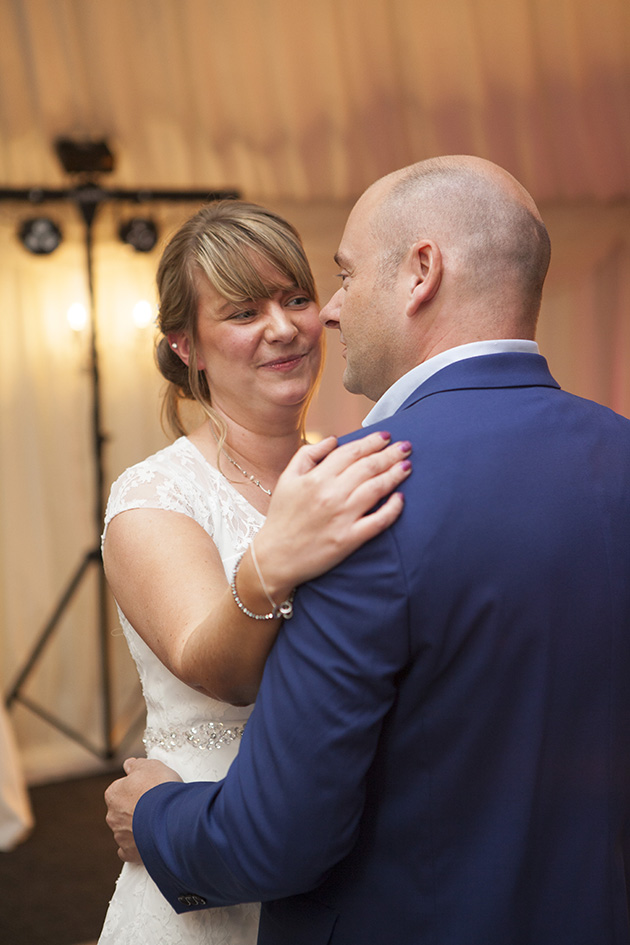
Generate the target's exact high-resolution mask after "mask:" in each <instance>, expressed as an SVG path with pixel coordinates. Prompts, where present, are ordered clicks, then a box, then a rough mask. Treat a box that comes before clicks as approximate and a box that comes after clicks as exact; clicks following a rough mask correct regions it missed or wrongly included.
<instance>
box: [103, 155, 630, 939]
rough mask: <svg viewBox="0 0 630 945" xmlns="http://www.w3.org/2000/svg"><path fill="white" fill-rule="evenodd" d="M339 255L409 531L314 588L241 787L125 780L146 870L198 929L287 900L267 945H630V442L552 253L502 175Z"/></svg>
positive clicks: (348, 239) (430, 185)
mask: <svg viewBox="0 0 630 945" xmlns="http://www.w3.org/2000/svg"><path fill="white" fill-rule="evenodd" d="M336 259H337V263H338V265H339V268H340V272H341V279H342V284H341V287H340V289H339V291H338V292H337V293H336V294H335V295H334V296H333V298H332V299H331V301H330V302H329V303H328V305H327V306H326V307H325V308H324V310H323V311H322V316H321V317H322V319H323V320H324V321H325V323H326V324H327V325H328V326H329V327H336V328H339V329H340V332H341V335H340V337H341V341H342V344H343V345H344V347H345V357H346V368H345V374H344V382H345V384H346V386H347V388H348V389H349V390H351V391H355V392H362V393H364V394H367V396H368V397H370V398H371V399H372V400H374V401H376V402H377V403H376V406H375V407H374V408H373V410H372V411H371V413H370V415H369V418H368V423H375V424H376V423H378V425H379V428H383V426H384V425H385V428H386V429H388V430H389V431H390V432H391V434H392V437H393V438H394V439H410V440H411V441H412V442H413V446H414V472H413V476H412V477H411V478H410V479H409V480H408V481H407V482H406V483H405V484H404V485H403V487H402V489H403V491H404V493H405V510H404V513H403V515H402V516H401V517H400V519H399V520H398V521H397V522H396V523H395V524H394V525H393V526H392V527H391V528H390V529H389V530H388V531H387V532H386V533H384V534H382V535H380V536H379V537H378V538H376V539H374V540H373V541H371V542H370V543H368V544H367V545H366V546H364V547H363V548H361V549H359V550H358V551H357V552H356V553H355V554H354V555H352V556H351V557H350V558H349V559H348V560H347V561H345V562H343V563H342V564H340V565H339V566H338V567H336V568H335V569H333V571H331V572H330V573H329V574H327V575H324V576H323V577H321V578H319V579H317V580H315V581H312V582H310V583H308V584H306V585H304V586H303V587H302V588H301V589H300V591H299V594H298V596H297V599H296V605H295V616H294V618H293V620H292V621H291V623H290V624H288V625H287V626H286V628H285V630H284V631H283V632H282V633H281V634H280V636H279V638H278V642H277V644H276V646H275V648H274V650H273V652H272V654H271V656H270V658H269V661H268V664H267V667H266V670H265V674H264V678H263V683H262V687H261V690H260V695H259V699H258V701H257V704H256V709H255V712H254V714H253V716H252V718H251V720H250V722H249V723H248V727H247V731H246V733H245V737H244V738H243V742H242V747H241V750H240V753H239V756H238V758H237V760H236V761H235V762H234V764H233V765H232V768H231V769H230V772H229V774H228V776H227V778H226V779H225V780H224V781H223V782H220V783H218V784H209V783H193V784H182V783H180V782H179V781H176V780H171V781H168V780H167V779H168V778H169V777H174V776H173V775H172V774H170V773H169V769H167V768H165V767H164V766H162V765H160V764H159V762H147V761H146V760H144V761H131V762H128V763H127V766H126V769H127V771H128V772H129V774H128V777H127V778H124V779H122V780H120V781H117V782H115V784H114V785H112V786H111V787H110V788H109V789H108V792H107V800H108V803H109V807H110V812H109V815H108V822H109V823H110V826H111V827H112V829H113V830H114V833H115V837H116V840H117V842H118V843H119V845H120V847H121V855H123V857H124V858H127V859H132V860H133V859H135V858H138V851H139V855H140V856H141V857H142V860H143V861H144V863H145V865H146V867H147V869H148V870H149V872H150V874H151V875H152V876H153V878H154V879H155V881H156V883H157V884H158V886H159V887H160V889H161V890H162V892H163V894H164V895H165V896H166V898H167V899H168V900H169V901H170V902H171V903H172V905H173V907H174V908H175V909H176V910H177V911H180V912H181V911H184V910H189V909H194V908H205V907H210V906H215V905H219V904H224V903H235V902H242V901H247V900H262V901H263V908H262V916H261V924H260V937H259V942H260V943H261V945H325V943H331V945H392V943H395V945H422V943H425V942H426V943H429V942H430V943H432V945H466V943H470V945H612V943H613V942H615V943H630V926H629V920H628V893H627V887H626V883H627V881H628V880H627V877H628V876H630V684H629V680H630V422H629V421H628V420H625V419H623V418H621V417H619V416H617V415H616V414H614V413H612V412H611V411H609V410H607V409H605V408H603V407H600V406H598V405H596V404H593V403H591V402H589V401H585V400H581V399H579V398H577V397H574V396H572V395H571V394H568V393H564V392H563V391H561V390H560V389H559V386H558V384H557V383H556V382H555V381H554V379H553V377H552V376H551V374H550V373H549V370H548V368H547V364H546V362H545V360H544V359H543V358H542V357H541V356H540V355H539V354H538V353H537V346H536V344H535V342H534V340H533V339H534V333H535V326H536V320H537V316H538V310H539V305H540V296H541V291H542V285H543V281H544V278H545V274H546V270H547V265H548V260H549V242H548V237H547V233H546V230H545V227H544V225H543V223H542V220H541V219H540V216H539V213H538V211H537V209H536V206H535V204H534V203H533V201H532V199H531V197H530V196H529V194H527V192H526V191H524V190H523V188H522V187H521V186H520V185H519V184H518V183H517V182H516V181H515V180H514V179H513V178H512V177H511V176H510V175H509V174H507V173H506V172H505V171H503V170H502V169H500V168H498V167H497V166H496V165H493V164H490V163H489V162H486V161H482V160H480V159H478V158H470V157H449V158H438V159H433V160H430V161H425V162H422V163H420V164H417V165H414V166H412V167H410V168H405V169H404V170H402V171H399V172H396V173H394V174H391V175H389V176H388V177H386V178H384V179H382V180H380V181H378V182H377V183H376V184H374V185H373V186H372V187H371V188H370V189H369V190H368V191H367V192H366V193H365V194H364V195H363V196H362V197H361V199H360V200H359V201H358V203H357V204H356V206H355V208H354V209H353V211H352V213H351V214H350V217H349V220H348V224H347V226H346V229H345V232H344V234H343V238H342V241H341V245H340V247H339V251H338V253H337V257H336ZM254 630H255V628H253V629H252V632H254ZM154 785H157V786H156V787H155V788H154V789H153V790H150V791H149V792H148V793H144V792H145V791H147V790H148V789H149V788H153V786H154ZM138 798H139V800H138ZM136 801H137V805H136ZM134 805H136V806H135V815H134V819H133V834H132V832H131V814H132V812H133V810H134ZM136 844H137V849H136Z"/></svg>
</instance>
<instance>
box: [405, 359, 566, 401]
mask: <svg viewBox="0 0 630 945" xmlns="http://www.w3.org/2000/svg"><path fill="white" fill-rule="evenodd" d="M493 387H494V388H499V387H555V388H557V389H560V385H559V384H558V383H557V381H555V380H554V378H553V377H552V376H551V373H550V371H549V368H548V366H547V361H546V360H545V358H543V357H542V355H540V354H521V353H520V352H508V353H505V354H488V355H481V356H480V357H477V358H467V359H466V360H463V361H456V362H455V363H454V364H449V365H447V366H446V367H444V368H442V369H441V370H440V371H437V372H436V373H435V374H432V375H431V377H429V378H428V379H427V380H426V381H425V382H424V383H423V384H420V386H419V387H417V388H416V389H415V390H414V391H413V392H412V393H411V394H410V395H409V397H408V398H407V399H406V400H405V401H404V403H403V404H402V405H401V406H400V408H399V409H400V410H406V409H407V407H411V406H412V405H413V404H416V403H418V401H420V400H423V399H424V398H425V397H430V396H431V395H432V394H439V393H442V392H444V391H449V390H450V391H452V390H475V389H477V390H481V389H483V388H493Z"/></svg>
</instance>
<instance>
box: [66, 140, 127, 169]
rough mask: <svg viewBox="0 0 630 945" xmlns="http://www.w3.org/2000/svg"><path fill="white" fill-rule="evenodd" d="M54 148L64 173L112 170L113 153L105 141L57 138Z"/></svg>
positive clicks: (113, 163)
mask: <svg viewBox="0 0 630 945" xmlns="http://www.w3.org/2000/svg"><path fill="white" fill-rule="evenodd" d="M55 150H56V152H57V157H58V158H59V160H60V162H61V166H62V167H63V169H64V171H65V172H66V174H88V175H92V174H110V173H111V172H112V171H113V170H114V166H115V160H114V155H113V154H112V152H111V151H110V149H109V145H108V144H107V141H91V140H89V139H85V140H81V141H74V140H73V139H72V138H57V140H56V141H55Z"/></svg>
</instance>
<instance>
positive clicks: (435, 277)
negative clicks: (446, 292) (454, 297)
mask: <svg viewBox="0 0 630 945" xmlns="http://www.w3.org/2000/svg"><path fill="white" fill-rule="evenodd" d="M409 266H410V275H411V292H410V295H409V300H408V303H407V310H406V315H407V316H408V317H409V318H413V316H414V315H416V314H417V313H418V312H419V310H420V309H421V308H422V306H423V305H425V304H426V303H427V302H430V301H431V300H432V299H433V298H435V296H436V294H437V292H438V290H439V288H440V284H441V282H442V270H443V267H442V253H441V252H440V247H439V246H438V245H437V243H435V242H434V241H433V240H428V239H421V240H416V242H415V243H414V244H413V246H412V247H411V252H410V256H409Z"/></svg>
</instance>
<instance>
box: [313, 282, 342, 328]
mask: <svg viewBox="0 0 630 945" xmlns="http://www.w3.org/2000/svg"><path fill="white" fill-rule="evenodd" d="M342 292H343V289H342V288H341V287H339V288H338V289H337V291H336V292H335V294H334V295H333V296H332V298H331V299H329V301H328V302H326V304H325V305H324V307H323V309H321V311H320V313H319V320H320V322H321V323H322V325H324V326H325V327H326V328H339V312H340V311H341V293H342Z"/></svg>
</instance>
